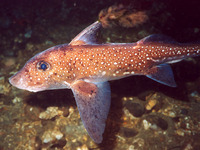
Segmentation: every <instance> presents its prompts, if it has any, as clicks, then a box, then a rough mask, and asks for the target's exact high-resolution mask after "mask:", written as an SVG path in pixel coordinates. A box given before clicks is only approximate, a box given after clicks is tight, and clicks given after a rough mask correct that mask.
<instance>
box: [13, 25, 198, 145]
mask: <svg viewBox="0 0 200 150" xmlns="http://www.w3.org/2000/svg"><path fill="white" fill-rule="evenodd" d="M101 28H102V24H101V22H99V21H96V22H94V23H93V24H91V25H90V26H88V27H86V28H85V29H84V30H83V31H82V32H80V33H79V34H78V35H77V36H76V37H75V38H74V39H73V40H72V41H71V42H70V43H69V44H61V45H57V46H54V47H51V48H49V49H47V50H45V51H42V52H40V53H38V54H36V55H35V56H34V57H32V58H31V59H29V60H28V61H27V63H26V64H25V65H24V67H23V68H22V69H21V70H20V71H19V72H17V73H16V74H14V75H13V76H12V77H10V78H9V82H10V84H12V85H13V86H15V87H17V88H19V89H23V90H28V91H30V92H39V91H44V90H53V89H71V90H72V92H73V94H74V97H75V101H76V104H77V107H78V110H79V113H80V116H81V120H82V122H83V125H84V127H85V128H86V130H87V132H88V134H89V136H90V137H91V138H92V140H93V141H94V142H95V143H97V144H99V143H101V142H102V140H103V133H104V130H105V126H106V119H107V116H108V113H109V109H110V103H111V90H110V85H109V82H108V81H111V80H117V79H121V78H125V77H128V76H132V75H144V76H146V77H148V78H150V79H152V80H155V81H157V82H159V83H161V84H164V85H167V86H170V87H176V86H177V85H176V82H175V80H174V76H173V72H172V69H171V67H170V64H171V63H176V62H179V61H181V60H183V59H186V58H188V57H194V56H199V54H200V45H199V44H195V43H194V44H188V43H185V44H184V43H178V42H176V41H174V40H173V39H171V38H169V37H167V36H164V35H159V34H153V35H150V36H147V37H145V38H143V39H141V40H139V41H137V42H134V43H98V39H97V33H98V31H99V30H100V29H101Z"/></svg>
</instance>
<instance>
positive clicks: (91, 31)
mask: <svg viewBox="0 0 200 150" xmlns="http://www.w3.org/2000/svg"><path fill="white" fill-rule="evenodd" d="M100 28H101V23H100V22H99V21H96V22H94V23H93V24H91V25H90V26H88V27H87V28H85V29H84V30H83V31H81V32H80V33H79V34H78V35H77V36H76V37H75V38H74V39H73V40H72V41H71V42H70V43H69V45H88V44H95V43H97V38H96V34H97V31H98V30H99V29H100Z"/></svg>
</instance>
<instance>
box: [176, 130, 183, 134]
mask: <svg viewBox="0 0 200 150" xmlns="http://www.w3.org/2000/svg"><path fill="white" fill-rule="evenodd" d="M176 133H177V134H178V135H180V136H184V132H183V131H182V130H180V129H178V130H176Z"/></svg>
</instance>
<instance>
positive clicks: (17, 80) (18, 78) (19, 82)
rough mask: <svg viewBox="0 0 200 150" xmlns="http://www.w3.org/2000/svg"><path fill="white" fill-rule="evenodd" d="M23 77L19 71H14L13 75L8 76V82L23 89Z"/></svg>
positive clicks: (24, 84) (24, 85)
mask: <svg viewBox="0 0 200 150" xmlns="http://www.w3.org/2000/svg"><path fill="white" fill-rule="evenodd" d="M25 80H26V79H25V77H24V76H23V75H22V74H21V73H20V72H18V73H16V74H14V75H13V76H11V77H10V78H9V82H10V84H12V85H13V86H15V87H17V88H19V89H25V88H26V82H25Z"/></svg>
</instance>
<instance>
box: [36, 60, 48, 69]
mask: <svg viewBox="0 0 200 150" xmlns="http://www.w3.org/2000/svg"><path fill="white" fill-rule="evenodd" d="M37 69H39V70H41V71H46V70H47V69H49V63H47V62H45V61H40V62H38V63H37Z"/></svg>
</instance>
